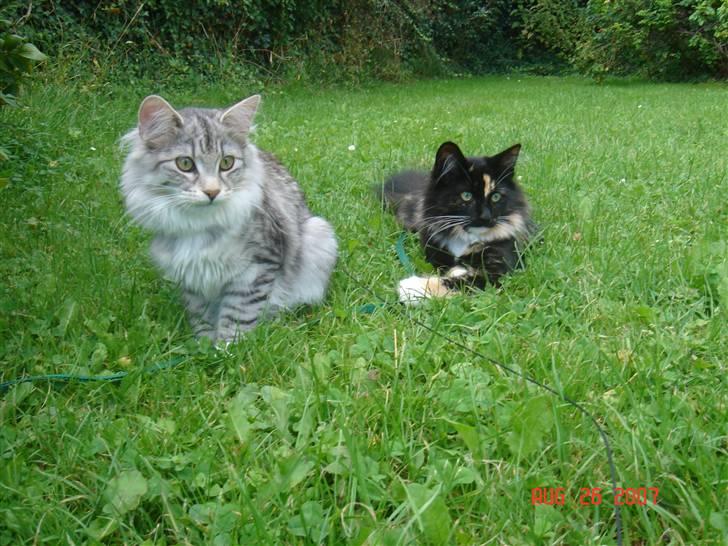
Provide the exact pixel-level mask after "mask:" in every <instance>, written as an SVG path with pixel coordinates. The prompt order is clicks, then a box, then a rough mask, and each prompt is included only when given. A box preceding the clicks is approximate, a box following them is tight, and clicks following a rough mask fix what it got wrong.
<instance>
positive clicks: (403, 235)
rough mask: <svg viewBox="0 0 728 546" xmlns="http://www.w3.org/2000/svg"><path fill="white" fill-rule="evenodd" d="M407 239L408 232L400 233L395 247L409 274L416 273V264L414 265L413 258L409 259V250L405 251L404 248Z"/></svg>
mask: <svg viewBox="0 0 728 546" xmlns="http://www.w3.org/2000/svg"><path fill="white" fill-rule="evenodd" d="M406 240H407V233H406V232H404V231H403V232H402V233H400V235H399V238H398V239H397V242H396V243H395V245H394V248H395V249H396V250H397V257H398V258H399V261H400V263H401V264H402V267H404V270H405V271H406V272H407V274H408V275H414V274H415V266H414V265H412V260H410V259H409V256H407V252H405V250H404V243H405V241H406Z"/></svg>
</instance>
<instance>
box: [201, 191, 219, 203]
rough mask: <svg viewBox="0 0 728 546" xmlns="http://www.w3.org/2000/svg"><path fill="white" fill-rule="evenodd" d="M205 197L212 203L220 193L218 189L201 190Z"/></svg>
mask: <svg viewBox="0 0 728 546" xmlns="http://www.w3.org/2000/svg"><path fill="white" fill-rule="evenodd" d="M202 193H204V194H205V195H207V197H209V198H210V203H212V202H213V201H214V200H215V197H217V196H218V194H219V193H220V190H203V192H202Z"/></svg>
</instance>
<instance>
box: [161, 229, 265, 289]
mask: <svg viewBox="0 0 728 546" xmlns="http://www.w3.org/2000/svg"><path fill="white" fill-rule="evenodd" d="M242 248H244V245H241V237H240V236H239V235H237V234H231V233H212V232H203V233H194V234H185V235H182V236H177V237H157V238H156V239H155V240H154V242H153V243H152V256H153V258H154V260H155V262H156V263H157V264H158V265H159V266H160V267H161V268H162V270H163V271H164V272H165V275H166V276H167V277H168V278H170V279H171V280H173V281H175V282H179V283H180V284H181V285H182V286H183V287H185V288H187V289H189V290H191V291H193V292H196V293H198V294H202V295H205V296H206V297H208V298H210V299H214V298H216V297H217V296H219V295H220V293H221V292H222V289H223V287H224V286H225V285H226V284H227V283H229V282H230V281H231V280H232V279H233V278H235V279H236V280H237V281H238V282H240V281H241V280H242V281H243V283H245V279H244V277H246V276H249V277H250V279H249V282H252V281H253V279H254V278H255V274H256V271H255V270H256V268H255V267H251V266H252V260H251V257H250V256H248V254H249V252H247V253H246V252H245V251H243V250H242ZM241 277H242V278H241Z"/></svg>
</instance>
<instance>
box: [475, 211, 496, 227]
mask: <svg viewBox="0 0 728 546" xmlns="http://www.w3.org/2000/svg"><path fill="white" fill-rule="evenodd" d="M478 220H480V221H481V222H483V223H484V224H486V225H488V224H490V223H491V222H492V221H493V216H492V215H491V214H490V210H488V209H483V210H482V211H481V213H480V216H479V217H478Z"/></svg>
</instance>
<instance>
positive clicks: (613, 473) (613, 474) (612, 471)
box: [339, 266, 622, 546]
mask: <svg viewBox="0 0 728 546" xmlns="http://www.w3.org/2000/svg"><path fill="white" fill-rule="evenodd" d="M339 270H340V271H342V272H343V273H344V275H346V276H347V277H349V279H351V280H352V281H353V282H354V283H355V284H356V285H357V286H359V287H360V288H363V289H364V290H365V291H366V292H368V293H369V294H370V295H371V296H372V297H374V298H376V299H377V300H379V301H380V302H382V303H383V304H387V303H389V302H387V301H386V300H385V299H384V298H382V297H381V296H379V295H378V294H377V293H376V292H374V290H372V289H371V288H369V287H368V286H366V285H364V284H363V283H361V282H360V281H359V279H357V278H356V277H355V276H354V275H352V274H351V273H349V271H347V270H346V269H345V268H343V267H341V266H339ZM407 318H408V319H409V320H410V321H411V322H413V323H414V324H416V325H417V326H419V327H421V328H424V329H425V330H427V331H428V332H430V333H431V334H433V335H434V336H438V337H440V338H441V339H443V340H445V341H447V342H448V343H450V344H451V345H454V346H455V347H459V348H460V349H463V350H464V351H467V352H469V353H471V354H473V355H475V356H477V357H478V358H482V359H483V360H485V361H486V362H489V363H490V364H492V365H494V366H496V367H498V368H500V369H502V370H503V371H505V372H507V373H509V374H511V375H515V376H516V377H520V378H521V379H524V380H525V381H527V382H528V383H531V384H532V385H535V386H537V387H539V388H541V389H543V390H545V391H547V392H549V393H551V394H553V395H554V396H557V397H558V398H560V399H561V400H563V401H564V402H566V403H567V404H570V405H571V406H574V407H575V408H576V409H578V410H579V411H580V412H581V413H582V414H583V415H585V416H586V417H588V418H589V419H590V420H591V422H592V423H594V426H595V427H596V428H597V430H598V431H599V436H601V438H602V442H603V443H604V448H605V451H606V455H607V462H608V463H609V475H610V481H611V482H612V494H613V495H615V496H616V494H617V469H616V467H615V465H614V457H613V455H612V446H611V444H610V443H609V437H608V436H607V433H606V431H605V430H604V428H603V427H602V426H601V425H600V424H599V422H598V421H597V419H596V417H594V415H593V414H592V413H591V412H590V411H589V410H587V409H586V408H585V407H584V406H582V405H581V404H580V403H579V402H577V401H576V400H574V399H573V398H571V397H570V396H567V395H565V394H563V393H560V392H559V391H557V390H556V389H553V388H552V387H549V386H548V385H546V384H544V383H541V382H540V381H539V380H538V379H535V378H533V377H531V376H529V375H527V374H525V373H522V372H519V371H517V370H514V369H513V368H511V367H510V366H507V365H505V364H503V363H502V362H500V361H498V360H496V359H495V358H493V357H490V356H488V355H486V354H484V353H481V352H480V351H477V350H475V349H472V348H471V347H468V346H467V345H465V344H464V343H462V342H461V341H458V340H456V339H454V338H452V337H450V336H448V335H447V334H443V333H441V332H439V331H438V330H436V329H435V328H432V327H431V326H429V325H427V324H425V323H424V322H422V321H420V320H418V319H417V318H415V317H413V316H411V315H409V314H408V315H407ZM614 526H615V528H616V533H617V537H616V538H617V546H622V513H621V509H620V506H619V505H618V504H616V503H614Z"/></svg>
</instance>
